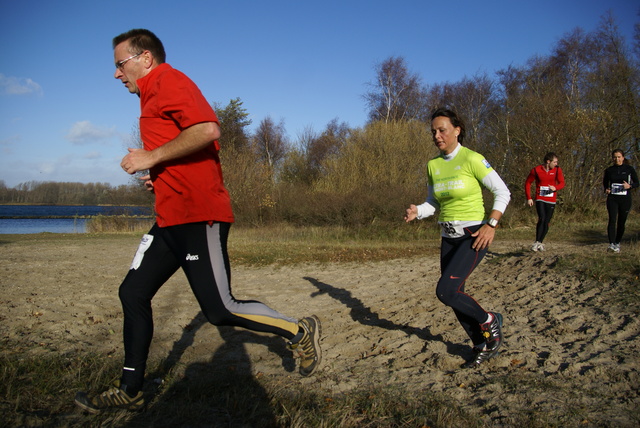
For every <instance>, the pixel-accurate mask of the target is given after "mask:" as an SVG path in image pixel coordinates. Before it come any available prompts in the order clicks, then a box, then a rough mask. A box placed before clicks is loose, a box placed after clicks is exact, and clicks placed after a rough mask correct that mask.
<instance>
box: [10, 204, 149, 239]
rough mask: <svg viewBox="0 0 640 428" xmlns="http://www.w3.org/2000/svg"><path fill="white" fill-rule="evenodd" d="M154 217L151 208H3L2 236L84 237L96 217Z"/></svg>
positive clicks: (56, 206) (62, 206)
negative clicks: (54, 234)
mask: <svg viewBox="0 0 640 428" xmlns="http://www.w3.org/2000/svg"><path fill="white" fill-rule="evenodd" d="M122 214H126V215H139V216H151V215H153V214H152V210H151V208H149V207H128V206H94V205H78V206H75V205H0V234H24V233H41V232H51V233H85V232H86V222H87V219H88V217H90V216H95V215H122Z"/></svg>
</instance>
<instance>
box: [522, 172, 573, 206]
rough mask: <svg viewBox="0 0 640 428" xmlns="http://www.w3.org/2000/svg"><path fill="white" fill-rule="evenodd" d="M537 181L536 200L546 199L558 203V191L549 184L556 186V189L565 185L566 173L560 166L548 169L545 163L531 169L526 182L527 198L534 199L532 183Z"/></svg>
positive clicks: (545, 200)
mask: <svg viewBox="0 0 640 428" xmlns="http://www.w3.org/2000/svg"><path fill="white" fill-rule="evenodd" d="M534 181H535V182H536V197H535V200H536V201H544V202H549V203H552V204H555V203H556V200H557V198H556V192H553V191H551V190H550V189H549V186H555V188H556V191H558V190H560V189H562V188H563V187H564V175H563V174H562V170H561V169H560V167H559V166H557V167H555V168H553V169H552V170H550V171H547V170H546V169H545V167H544V165H538V166H536V167H535V168H533V169H532V170H531V172H530V173H529V176H528V177H527V181H525V183H524V192H525V194H526V195H527V200H529V199H534V198H532V197H531V183H533V182H534Z"/></svg>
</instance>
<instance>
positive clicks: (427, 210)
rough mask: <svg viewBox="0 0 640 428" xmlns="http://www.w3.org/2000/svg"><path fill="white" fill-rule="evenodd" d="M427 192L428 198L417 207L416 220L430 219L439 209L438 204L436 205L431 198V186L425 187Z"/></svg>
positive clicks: (436, 202) (434, 199) (434, 200)
mask: <svg viewBox="0 0 640 428" xmlns="http://www.w3.org/2000/svg"><path fill="white" fill-rule="evenodd" d="M427 191H428V194H429V196H428V197H427V200H426V201H425V202H424V203H423V204H421V205H418V206H417V208H418V216H417V217H416V218H417V219H418V220H422V219H423V218H427V217H431V216H432V215H434V214H435V212H436V210H437V209H438V208H439V207H440V204H439V203H438V201H437V200H436V198H434V197H433V186H431V185H429V186H427Z"/></svg>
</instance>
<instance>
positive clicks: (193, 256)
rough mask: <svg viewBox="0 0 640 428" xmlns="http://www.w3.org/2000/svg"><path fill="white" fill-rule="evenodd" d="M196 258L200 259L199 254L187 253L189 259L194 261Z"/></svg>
mask: <svg viewBox="0 0 640 428" xmlns="http://www.w3.org/2000/svg"><path fill="white" fill-rule="evenodd" d="M194 260H198V255H197V254H194V255H191V254H188V253H187V261H194Z"/></svg>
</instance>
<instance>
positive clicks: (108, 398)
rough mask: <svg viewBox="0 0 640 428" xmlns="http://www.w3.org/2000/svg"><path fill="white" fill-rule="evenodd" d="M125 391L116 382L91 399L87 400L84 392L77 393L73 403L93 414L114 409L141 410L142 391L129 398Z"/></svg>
mask: <svg viewBox="0 0 640 428" xmlns="http://www.w3.org/2000/svg"><path fill="white" fill-rule="evenodd" d="M125 389H126V387H124V388H121V387H120V381H119V380H117V381H115V382H114V383H113V386H112V387H111V388H109V389H107V390H106V391H105V392H103V393H102V394H100V395H97V396H95V397H93V398H89V396H88V395H87V393H86V392H83V391H80V392H78V393H77V394H76V399H75V402H76V404H77V405H78V406H79V407H81V408H82V409H83V410H86V411H87V412H89V413H93V414H98V413H100V412H102V411H103V410H114V409H126V410H135V411H137V410H142V408H143V407H144V396H143V394H142V391H138V393H137V394H136V395H135V396H134V397H131V396H130V395H129V394H127V393H126V392H125Z"/></svg>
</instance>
